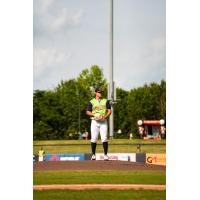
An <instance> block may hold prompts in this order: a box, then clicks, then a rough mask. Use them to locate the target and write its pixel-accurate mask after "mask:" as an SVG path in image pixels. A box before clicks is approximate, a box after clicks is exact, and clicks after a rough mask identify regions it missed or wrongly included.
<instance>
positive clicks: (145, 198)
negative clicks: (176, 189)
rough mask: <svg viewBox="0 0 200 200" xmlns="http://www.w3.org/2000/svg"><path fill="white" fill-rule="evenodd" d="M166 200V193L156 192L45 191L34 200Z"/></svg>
mask: <svg viewBox="0 0 200 200" xmlns="http://www.w3.org/2000/svg"><path fill="white" fill-rule="evenodd" d="M44 199H45V200H69V199H70V200H80V199H81V200H88V199H89V200H102V199H103V200H113V199H114V200H133V199H134V200H150V199H153V200H165V199H166V191H155V190H84V191H82V190H80V191H73V190H44V191H34V192H33V200H44Z"/></svg>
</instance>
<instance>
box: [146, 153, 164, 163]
mask: <svg viewBox="0 0 200 200" xmlns="http://www.w3.org/2000/svg"><path fill="white" fill-rule="evenodd" d="M146 163H148V164H154V165H166V154H154V153H147V154H146Z"/></svg>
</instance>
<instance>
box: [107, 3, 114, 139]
mask: <svg viewBox="0 0 200 200" xmlns="http://www.w3.org/2000/svg"><path fill="white" fill-rule="evenodd" d="M109 69H110V70H109V83H110V87H109V94H108V95H109V99H110V100H111V102H112V103H113V101H114V87H113V0H110V68H109ZM113 121H114V109H113V105H112V115H111V116H110V118H109V132H110V139H112V138H113V124H114V123H113Z"/></svg>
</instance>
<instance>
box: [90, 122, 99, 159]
mask: <svg viewBox="0 0 200 200" xmlns="http://www.w3.org/2000/svg"><path fill="white" fill-rule="evenodd" d="M98 134H99V127H98V124H97V122H96V121H95V120H92V122H91V149H92V158H91V160H96V156H95V154H96V144H97V140H98Z"/></svg>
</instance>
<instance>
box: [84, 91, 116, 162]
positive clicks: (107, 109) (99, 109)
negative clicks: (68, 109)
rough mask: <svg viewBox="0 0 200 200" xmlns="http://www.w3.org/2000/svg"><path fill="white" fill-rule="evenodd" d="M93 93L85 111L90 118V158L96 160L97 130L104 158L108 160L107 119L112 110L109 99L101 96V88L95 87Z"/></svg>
mask: <svg viewBox="0 0 200 200" xmlns="http://www.w3.org/2000/svg"><path fill="white" fill-rule="evenodd" d="M95 94H96V96H95V98H93V99H92V100H91V101H90V102H89V104H88V107H87V111H86V114H87V115H89V116H90V118H91V149H92V158H91V160H96V156H95V153H96V143H97V140H98V135H99V131H100V136H101V141H102V144H103V149H104V160H108V155H107V153H108V139H107V132H108V124H107V119H108V117H109V116H110V115H111V113H112V110H111V105H110V103H109V101H108V100H107V99H104V98H102V90H101V89H100V88H96V89H95Z"/></svg>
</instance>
